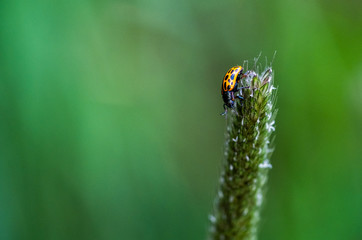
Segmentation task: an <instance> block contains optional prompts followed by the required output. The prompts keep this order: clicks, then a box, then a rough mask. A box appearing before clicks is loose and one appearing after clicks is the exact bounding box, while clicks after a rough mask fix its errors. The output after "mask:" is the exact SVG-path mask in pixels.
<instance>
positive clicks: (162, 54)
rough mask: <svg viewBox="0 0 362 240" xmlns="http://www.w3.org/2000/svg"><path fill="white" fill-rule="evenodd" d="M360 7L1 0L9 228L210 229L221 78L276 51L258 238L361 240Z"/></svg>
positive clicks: (186, 234) (164, 234)
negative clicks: (271, 147) (271, 136)
mask: <svg viewBox="0 0 362 240" xmlns="http://www.w3.org/2000/svg"><path fill="white" fill-rule="evenodd" d="M361 8H362V4H361V1H360V0H349V1H337V0H320V1H312V0H307V1H302V0H298V1H292V0H289V1H288V0H276V1H267V0H255V1H235V0H226V1H192V0H184V1H177V0H171V1H165V0H138V1H130V0H129V1H112V0H106V1H1V3H0V106H1V112H0V239H2V240H3V239H4V240H8V239H9V240H10V239H11V240H12V239H14V240H15V239H16V240H17V239H19V240H20V239H36V240H42V239H46V240H48V239H52V240H53V239H54V240H57V239H102V240H108V239H110V240H113V239H125V240H128V239H130V240H133V239H136V240H137V239H165V240H166V239H167V240H169V239H172V240H177V239H205V237H206V234H207V230H208V226H209V224H208V214H209V213H211V212H212V208H213V199H214V196H215V193H216V189H217V183H218V175H219V173H220V166H221V160H222V156H223V140H224V129H225V119H224V118H223V117H221V116H220V115H219V114H220V113H221V112H222V111H223V108H222V100H221V96H220V85H221V79H222V77H223V75H224V74H225V72H226V71H227V69H228V68H229V67H231V66H234V65H237V64H242V63H243V61H244V60H252V59H253V58H254V57H256V56H257V55H258V54H259V53H260V52H262V53H263V55H262V57H261V60H260V62H261V63H264V62H265V56H267V57H268V58H269V59H271V58H272V56H273V53H274V51H275V50H276V51H277V56H276V58H275V61H274V64H273V67H274V72H275V81H276V84H277V85H278V86H279V90H278V92H279V94H278V102H277V107H278V108H279V113H278V117H277V123H276V126H277V129H276V133H277V134H276V141H275V144H276V150H275V153H274V155H273V158H272V162H273V169H272V171H271V172H270V180H269V183H268V194H267V202H266V206H265V208H264V211H263V218H262V222H261V228H260V239H279V240H280V239H281V240H284V239H286V240H287V239H288V240H289V239H329V240H330V239H362V228H361V226H362V217H361V216H362V144H361V137H362V44H361V43H362V31H361V26H362V17H361V16H362V14H361ZM250 62H251V61H250ZM250 62H249V66H250V65H251V63H250Z"/></svg>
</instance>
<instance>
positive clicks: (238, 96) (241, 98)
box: [236, 95, 244, 100]
mask: <svg viewBox="0 0 362 240" xmlns="http://www.w3.org/2000/svg"><path fill="white" fill-rule="evenodd" d="M236 97H237V98H239V99H240V100H243V99H244V98H243V97H242V96H240V95H237V96H236Z"/></svg>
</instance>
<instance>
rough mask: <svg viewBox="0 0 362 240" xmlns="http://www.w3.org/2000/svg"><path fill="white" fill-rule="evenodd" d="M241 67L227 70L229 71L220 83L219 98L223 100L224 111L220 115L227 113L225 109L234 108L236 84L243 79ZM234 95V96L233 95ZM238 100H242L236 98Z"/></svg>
mask: <svg viewBox="0 0 362 240" xmlns="http://www.w3.org/2000/svg"><path fill="white" fill-rule="evenodd" d="M243 70H244V69H243V67H242V66H236V67H232V68H230V69H229V71H228V72H227V73H226V74H225V77H224V79H223V81H222V85H221V96H222V99H223V100H224V105H223V106H224V110H225V112H224V113H222V114H221V115H225V114H226V112H227V108H234V104H235V97H234V93H235V92H237V90H238V87H237V86H238V83H239V81H240V79H241V78H242V77H243ZM235 95H236V94H235ZM236 97H237V98H239V99H243V97H241V96H236Z"/></svg>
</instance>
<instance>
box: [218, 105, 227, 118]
mask: <svg viewBox="0 0 362 240" xmlns="http://www.w3.org/2000/svg"><path fill="white" fill-rule="evenodd" d="M223 107H224V110H225V111H224V112H223V113H220V115H221V116H225V115H226V113H227V112H228V109H227V107H226V104H225V103H224V105H223Z"/></svg>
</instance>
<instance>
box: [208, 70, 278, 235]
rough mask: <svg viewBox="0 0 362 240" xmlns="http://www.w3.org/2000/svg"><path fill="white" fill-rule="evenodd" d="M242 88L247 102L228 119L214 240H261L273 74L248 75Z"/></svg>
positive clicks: (272, 114) (213, 218) (271, 125)
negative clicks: (260, 228)
mask: <svg viewBox="0 0 362 240" xmlns="http://www.w3.org/2000/svg"><path fill="white" fill-rule="evenodd" d="M239 85H242V86H243V87H239V89H238V94H239V95H240V96H242V97H243V98H244V99H243V100H241V101H238V100H237V101H236V107H235V109H234V110H231V109H229V110H228V113H227V127H226V132H227V133H226V142H225V161H224V166H223V170H222V174H221V178H220V188H219V192H218V196H217V199H216V206H215V213H214V215H211V216H210V221H211V222H212V227H211V238H212V239H225V240H226V239H257V224H258V221H259V215H260V208H261V205H262V202H263V199H264V192H265V191H264V188H263V186H264V185H265V183H266V181H267V173H268V170H269V169H270V168H271V164H270V161H269V159H270V156H271V153H272V148H271V147H270V145H271V140H270V137H271V134H272V132H273V131H274V130H275V128H274V118H275V115H276V111H275V110H274V102H275V94H273V93H274V92H275V88H274V87H273V72H272V69H271V68H270V67H269V68H267V69H265V70H264V71H263V72H262V73H261V74H258V73H256V72H254V71H248V72H247V73H246V77H245V78H243V79H242V81H241V83H240V84H239Z"/></svg>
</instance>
